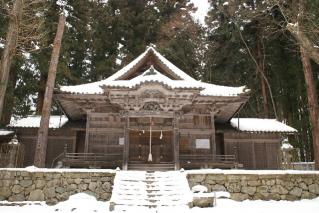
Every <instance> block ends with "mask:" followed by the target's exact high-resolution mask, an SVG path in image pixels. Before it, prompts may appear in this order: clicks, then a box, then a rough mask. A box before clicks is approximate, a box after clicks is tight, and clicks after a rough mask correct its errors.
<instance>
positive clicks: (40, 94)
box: [36, 72, 47, 115]
mask: <svg viewBox="0 0 319 213" xmlns="http://www.w3.org/2000/svg"><path fill="white" fill-rule="evenodd" d="M46 81H47V77H46V75H44V74H43V73H42V72H41V74H40V81H39V86H38V99H37V108H36V113H37V114H39V115H40V114H41V113H42V108H43V100H44V93H45V83H46Z"/></svg>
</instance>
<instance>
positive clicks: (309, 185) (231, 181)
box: [187, 171, 319, 201]
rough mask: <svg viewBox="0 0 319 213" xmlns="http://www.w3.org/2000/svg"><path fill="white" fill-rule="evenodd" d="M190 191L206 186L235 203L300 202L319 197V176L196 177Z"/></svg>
mask: <svg viewBox="0 0 319 213" xmlns="http://www.w3.org/2000/svg"><path fill="white" fill-rule="evenodd" d="M187 178H188V182H189V185H190V187H193V186H195V185H204V186H206V187H207V188H208V190H209V192H212V191H227V192H229V193H230V195H231V199H233V200H238V201H241V200H246V199H251V200H258V199H261V200H300V199H312V198H315V197H318V196H319V173H318V172H313V173H310V172H309V173H300V174H299V173H296V174H284V173H282V174H280V173H278V174H258V173H257V172H256V174H249V173H248V174H242V173H239V174H236V173H235V171H234V172H233V173H232V174H223V173H206V174H205V173H192V172H188V175H187Z"/></svg>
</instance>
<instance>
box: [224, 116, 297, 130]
mask: <svg viewBox="0 0 319 213" xmlns="http://www.w3.org/2000/svg"><path fill="white" fill-rule="evenodd" d="M238 119H239V120H238ZM230 124H231V126H232V127H233V128H235V129H236V130H238V131H240V132H246V133H283V134H296V133H298V131H297V130H296V129H294V128H292V127H290V126H288V125H286V124H284V123H281V122H279V121H277V120H276V119H260V118H232V119H231V120H230Z"/></svg>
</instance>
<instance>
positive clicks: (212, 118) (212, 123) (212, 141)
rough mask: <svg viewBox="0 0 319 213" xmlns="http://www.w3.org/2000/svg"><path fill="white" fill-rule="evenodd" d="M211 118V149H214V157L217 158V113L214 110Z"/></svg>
mask: <svg viewBox="0 0 319 213" xmlns="http://www.w3.org/2000/svg"><path fill="white" fill-rule="evenodd" d="M210 120H211V128H212V135H211V145H212V146H211V151H212V155H213V158H215V156H216V136H215V114H214V113H213V112H212V113H211V115H210ZM214 160H215V159H214Z"/></svg>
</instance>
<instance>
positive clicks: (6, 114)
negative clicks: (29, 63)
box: [1, 63, 18, 126]
mask: <svg viewBox="0 0 319 213" xmlns="http://www.w3.org/2000/svg"><path fill="white" fill-rule="evenodd" d="M17 70H18V66H17V65H16V64H15V63H13V66H11V69H10V75H9V83H8V86H7V87H8V88H7V90H6V91H7V92H6V95H5V99H4V108H3V112H2V117H1V125H2V126H6V125H8V124H9V123H10V119H11V115H12V111H13V107H14V102H15V97H14V88H15V85H16V82H17Z"/></svg>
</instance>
